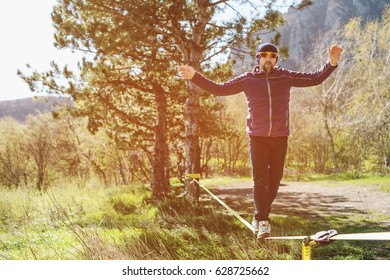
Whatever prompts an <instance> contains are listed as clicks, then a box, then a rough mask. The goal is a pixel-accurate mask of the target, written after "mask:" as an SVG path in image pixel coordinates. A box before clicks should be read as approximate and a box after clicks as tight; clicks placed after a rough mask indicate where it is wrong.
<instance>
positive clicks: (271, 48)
mask: <svg viewBox="0 0 390 280" xmlns="http://www.w3.org/2000/svg"><path fill="white" fill-rule="evenodd" d="M259 52H275V53H278V48H277V47H276V46H275V45H273V44H270V43H264V44H261V45H260V46H258V47H257V49H256V62H257V64H259V61H260V56H259V55H258V53H259ZM276 61H278V58H276Z"/></svg>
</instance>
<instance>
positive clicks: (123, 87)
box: [21, 0, 310, 196]
mask: <svg viewBox="0 0 390 280" xmlns="http://www.w3.org/2000/svg"><path fill="white" fill-rule="evenodd" d="M264 2H266V3H264ZM273 2H274V1H270V2H269V1H260V0H257V1H255V0H253V1H251V0H236V1H232V0H230V1H229V0H224V1H211V0H194V1H185V0H179V1H173V0H164V1H144V0H127V1H118V0H108V1H103V0H97V1H88V0H61V1H59V3H58V5H57V6H56V7H55V9H54V11H53V15H52V17H53V22H54V26H55V28H56V30H57V31H56V35H55V38H56V43H55V45H56V46H57V47H58V48H71V49H73V50H80V51H84V52H85V53H86V55H85V59H84V60H83V62H82V63H80V66H79V67H80V69H79V71H80V75H79V76H77V75H75V74H74V73H73V72H72V71H70V70H69V69H68V68H67V67H65V68H64V69H61V70H60V69H59V67H58V66H57V65H56V64H55V63H53V70H52V71H49V72H47V73H38V72H34V73H32V74H31V75H30V76H25V75H22V74H21V76H22V77H23V78H24V79H25V80H26V81H27V82H28V83H29V84H30V86H31V88H32V89H33V90H36V89H37V87H39V82H41V83H42V84H43V87H46V89H47V90H48V92H50V93H56V94H67V95H70V96H71V97H72V98H73V99H74V100H75V103H76V109H74V110H72V111H73V112H72V114H73V115H80V116H88V118H89V129H90V130H91V131H96V130H97V129H98V128H102V127H103V128H104V129H106V130H107V133H108V134H109V135H110V137H111V138H112V139H115V141H116V143H118V145H119V146H122V147H123V148H126V149H138V150H142V151H144V152H145V153H146V154H147V155H149V154H152V156H151V157H150V158H151V165H152V180H151V181H152V182H151V184H152V189H153V193H154V195H156V196H160V195H163V194H164V193H166V192H167V181H168V180H167V172H166V171H167V169H168V167H167V160H166V159H167V158H168V155H167V151H168V147H167V127H170V126H169V125H168V124H167V119H171V118H173V115H174V114H175V111H174V110H170V109H171V108H174V106H172V107H170V106H168V104H169V103H173V101H172V100H175V99H176V100H179V101H180V100H181V98H182V95H181V92H183V90H182V89H183V86H184V84H183V83H182V82H180V83H179V82H178V80H177V79H175V78H174V76H175V72H176V69H175V66H176V65H178V64H179V63H188V64H191V65H193V66H194V67H195V68H197V69H201V66H202V63H203V62H209V61H210V59H212V58H214V57H217V56H218V55H220V54H222V53H227V52H228V50H229V47H230V46H231V45H232V44H233V43H235V44H237V43H240V42H244V41H245V40H246V41H251V40H250V38H252V36H251V35H252V34H253V33H254V32H256V31H257V30H260V29H264V28H267V29H272V28H275V27H277V26H278V24H280V23H281V22H282V21H283V19H282V17H281V16H280V14H279V13H277V12H275V11H273V10H272V4H273ZM305 2H310V1H302V3H305ZM260 4H266V10H267V11H266V13H265V16H264V17H263V15H261V12H263V9H258V10H257V9H256V7H257V6H259V5H260ZM239 5H246V6H247V7H249V8H250V9H252V10H253V11H254V12H253V13H250V15H249V16H248V15H244V14H241V13H240V11H239V9H238V6H239ZM260 6H261V5H260ZM227 10H231V11H233V15H232V16H230V17H228V18H225V19H223V20H221V19H219V17H220V16H221V15H222V14H223V13H224V12H226V11H227ZM258 18H261V20H259V19H258ZM204 67H206V68H207V63H206V64H205V65H204ZM61 77H62V78H65V79H66V80H68V82H69V84H68V85H61V83H60V81H59V80H58V79H59V78H61ZM186 87H187V96H186V101H185V120H184V124H185V125H184V126H185V151H186V155H185V172H186V173H200V148H199V106H200V102H199V96H200V90H199V89H198V88H197V87H195V86H194V85H192V84H190V83H187V85H186ZM169 99H171V100H169ZM150 143H153V150H152V151H150V150H149V147H150ZM188 193H189V194H191V193H192V192H191V190H188Z"/></svg>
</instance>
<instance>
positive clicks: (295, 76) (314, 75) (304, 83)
mask: <svg viewBox="0 0 390 280" xmlns="http://www.w3.org/2000/svg"><path fill="white" fill-rule="evenodd" d="M336 68H337V66H332V65H330V63H329V62H326V63H325V65H324V66H323V67H321V68H320V69H318V70H317V71H315V72H311V73H305V72H295V71H288V76H289V77H290V83H291V86H293V87H311V86H317V85H320V84H322V82H323V81H325V80H326V79H327V78H328V77H329V76H330V74H332V72H333V71H334V70H335V69H336Z"/></svg>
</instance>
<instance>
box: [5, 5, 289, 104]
mask: <svg viewBox="0 0 390 280" xmlns="http://www.w3.org/2000/svg"><path fill="white" fill-rule="evenodd" d="M280 1H281V2H283V1H286V0H280ZM287 2H291V0H288V1H287ZM55 4H56V0H0V38H1V41H0V101H4V100H14V99H21V98H27V97H32V96H35V95H37V94H36V93H34V92H31V91H30V89H29V87H28V85H27V83H26V82H24V81H23V80H22V79H21V78H20V77H19V76H18V75H17V71H18V69H19V70H21V71H22V72H23V73H29V72H28V71H27V68H26V64H29V65H30V66H31V67H32V68H33V69H36V70H37V71H38V72H44V71H47V70H49V69H50V62H51V61H55V62H57V63H58V64H59V66H64V65H65V64H66V65H68V66H70V68H73V69H74V68H75V67H76V65H77V62H78V61H79V60H81V54H77V53H72V52H71V51H70V50H58V49H56V48H55V47H54V31H55V30H54V27H53V24H52V21H51V12H52V10H53V6H54V5H55Z"/></svg>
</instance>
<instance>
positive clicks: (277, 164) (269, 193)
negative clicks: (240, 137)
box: [249, 136, 287, 221]
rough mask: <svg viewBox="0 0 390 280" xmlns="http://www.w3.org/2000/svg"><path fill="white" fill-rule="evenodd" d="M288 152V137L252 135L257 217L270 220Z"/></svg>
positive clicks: (251, 151) (254, 196)
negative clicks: (272, 205)
mask: <svg viewBox="0 0 390 280" xmlns="http://www.w3.org/2000/svg"><path fill="white" fill-rule="evenodd" d="M286 153H287V136H286V137H260V136H250V138H249V154H250V159H251V164H252V175H253V198H254V202H255V219H256V220H258V221H269V217H268V216H269V213H270V212H271V204H272V202H273V201H274V199H275V197H276V194H277V193H278V189H279V184H280V180H281V179H282V177H283V168H284V160H285V158H286Z"/></svg>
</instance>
